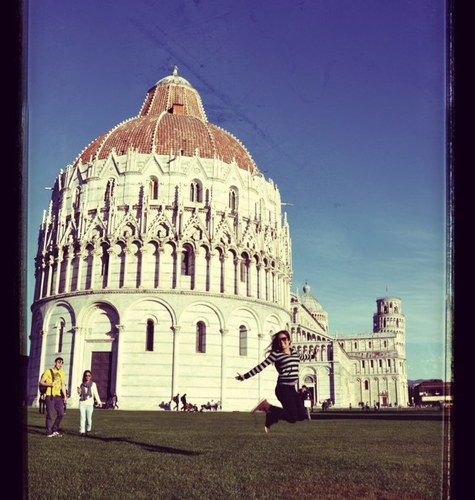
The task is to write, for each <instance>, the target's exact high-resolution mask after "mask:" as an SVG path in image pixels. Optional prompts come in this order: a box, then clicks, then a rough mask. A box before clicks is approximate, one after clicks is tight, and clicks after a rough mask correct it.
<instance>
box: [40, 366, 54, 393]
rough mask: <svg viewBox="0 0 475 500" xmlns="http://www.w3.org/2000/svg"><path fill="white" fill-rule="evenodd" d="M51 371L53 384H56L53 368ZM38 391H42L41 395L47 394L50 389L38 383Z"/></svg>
mask: <svg viewBox="0 0 475 500" xmlns="http://www.w3.org/2000/svg"><path fill="white" fill-rule="evenodd" d="M49 371H50V372H51V378H52V379H53V382H54V372H53V370H52V369H51V368H50V369H49ZM38 389H39V391H40V394H46V391H47V390H48V389H49V387H45V386H44V385H41V384H40V383H39V382H38Z"/></svg>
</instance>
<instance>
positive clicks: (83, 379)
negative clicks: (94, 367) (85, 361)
mask: <svg viewBox="0 0 475 500" xmlns="http://www.w3.org/2000/svg"><path fill="white" fill-rule="evenodd" d="M86 373H90V374H91V380H92V372H91V370H84V373H83V374H82V383H83V384H84V382H86Z"/></svg>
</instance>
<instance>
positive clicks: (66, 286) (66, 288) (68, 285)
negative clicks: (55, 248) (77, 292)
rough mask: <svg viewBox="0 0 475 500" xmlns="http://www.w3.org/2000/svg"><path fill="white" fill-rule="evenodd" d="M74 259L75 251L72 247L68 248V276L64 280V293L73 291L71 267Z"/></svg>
mask: <svg viewBox="0 0 475 500" xmlns="http://www.w3.org/2000/svg"><path fill="white" fill-rule="evenodd" d="M73 258H74V249H73V247H72V245H69V246H68V255H67V256H66V276H65V278H64V291H65V292H66V293H67V292H70V291H71V266H72V261H73Z"/></svg>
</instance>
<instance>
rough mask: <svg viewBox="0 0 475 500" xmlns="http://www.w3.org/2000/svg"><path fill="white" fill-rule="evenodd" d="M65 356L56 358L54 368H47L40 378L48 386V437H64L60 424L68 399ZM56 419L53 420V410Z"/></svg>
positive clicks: (43, 384) (41, 383) (46, 400)
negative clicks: (64, 364)
mask: <svg viewBox="0 0 475 500" xmlns="http://www.w3.org/2000/svg"><path fill="white" fill-rule="evenodd" d="M63 363H64V361H63V358H56V359H55V360H54V368H51V369H48V370H46V371H45V372H44V373H43V375H42V376H41V378H40V382H39V383H40V385H41V386H43V387H46V388H47V389H46V399H45V403H46V437H62V434H60V433H59V428H60V427H59V426H60V424H61V420H62V419H63V417H64V408H65V406H66V403H67V401H68V397H67V392H66V384H65V377H64V372H63V370H62V368H63ZM54 411H56V420H55V421H54V422H53V412H54Z"/></svg>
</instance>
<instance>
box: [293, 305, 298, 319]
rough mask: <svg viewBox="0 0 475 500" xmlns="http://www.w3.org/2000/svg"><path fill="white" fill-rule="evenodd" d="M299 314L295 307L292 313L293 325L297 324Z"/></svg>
mask: <svg viewBox="0 0 475 500" xmlns="http://www.w3.org/2000/svg"><path fill="white" fill-rule="evenodd" d="M297 312H298V309H297V308H296V307H294V309H293V311H292V323H297Z"/></svg>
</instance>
